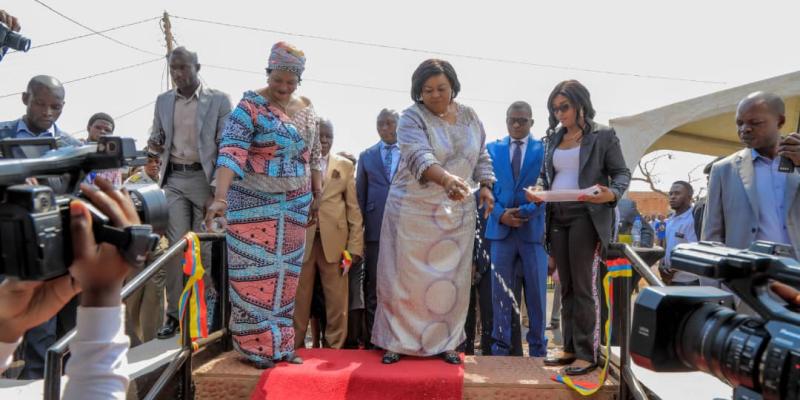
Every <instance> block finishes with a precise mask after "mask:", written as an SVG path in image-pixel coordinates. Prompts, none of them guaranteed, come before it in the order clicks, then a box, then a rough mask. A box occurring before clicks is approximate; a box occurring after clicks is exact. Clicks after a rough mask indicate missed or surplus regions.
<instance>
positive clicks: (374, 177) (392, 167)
mask: <svg viewBox="0 0 800 400" xmlns="http://www.w3.org/2000/svg"><path fill="white" fill-rule="evenodd" d="M399 118H400V116H399V115H398V114H397V112H396V111H394V110H389V109H386V108H384V109H383V110H381V112H380V113H379V114H378V121H377V128H378V135H380V137H381V141H380V142H378V143H376V144H375V145H373V146H372V147H370V148H368V149H366V150H364V151H363V152H362V153H361V154H360V155H359V156H358V164H357V168H356V194H357V195H358V205H359V206H360V207H361V214H362V215H363V216H364V244H365V246H364V247H365V252H364V263H365V264H366V270H365V276H364V286H365V288H364V297H365V300H366V309H367V318H366V319H367V331H366V336H367V337H366V340H367V348H371V347H372V343H370V342H369V341H370V339H371V338H372V323H373V322H374V321H375V308H376V307H377V304H378V296H377V292H376V287H377V286H376V282H377V271H378V251H379V249H380V239H381V224H382V223H383V209H384V207H385V206H386V196H388V195H389V186H390V185H391V182H392V177H394V174H395V172H397V166H398V163H399V162H400V148H399V147H397V120H398V119H399Z"/></svg>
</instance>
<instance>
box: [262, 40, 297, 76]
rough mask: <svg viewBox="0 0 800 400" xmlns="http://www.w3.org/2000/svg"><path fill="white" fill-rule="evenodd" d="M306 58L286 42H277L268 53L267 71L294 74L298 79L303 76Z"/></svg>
mask: <svg viewBox="0 0 800 400" xmlns="http://www.w3.org/2000/svg"><path fill="white" fill-rule="evenodd" d="M305 66H306V56H305V54H303V52H302V51H300V50H299V49H298V48H297V47H294V46H292V45H291V44H289V43H286V42H278V43H275V45H274V46H272V50H271V51H270V53H269V61H268V64H267V69H268V70H276V69H280V70H284V71H289V72H294V73H295V74H296V75H297V77H298V78H300V77H301V76H302V75H303V71H304V70H305Z"/></svg>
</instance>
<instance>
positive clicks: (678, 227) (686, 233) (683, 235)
mask: <svg viewBox="0 0 800 400" xmlns="http://www.w3.org/2000/svg"><path fill="white" fill-rule="evenodd" d="M666 225H667V227H666V239H667V243H666V248H665V249H664V250H665V253H664V265H666V266H671V265H672V264H671V262H670V252H672V250H673V249H674V248H675V246H677V245H678V244H681V243H694V242H697V235H696V234H695V231H694V208H693V207H689V209H688V210H686V211H684V212H683V213H681V214H677V215H674V216H673V217H672V218H670V219H669V221H667V223H666ZM672 280H673V281H674V282H691V281H694V280H697V275H694V274H691V273H689V272H684V271H676V272H675V275H674V276H673V277H672Z"/></svg>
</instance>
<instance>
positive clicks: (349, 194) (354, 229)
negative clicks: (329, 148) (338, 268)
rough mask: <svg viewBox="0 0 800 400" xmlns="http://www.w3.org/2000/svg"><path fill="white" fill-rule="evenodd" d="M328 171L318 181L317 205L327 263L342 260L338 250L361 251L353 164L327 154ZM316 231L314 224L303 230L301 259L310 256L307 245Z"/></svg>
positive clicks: (351, 252) (361, 252) (359, 222)
mask: <svg viewBox="0 0 800 400" xmlns="http://www.w3.org/2000/svg"><path fill="white" fill-rule="evenodd" d="M329 157H330V158H329V159H328V171H327V172H326V173H325V177H324V178H323V180H322V197H321V198H320V205H319V222H318V224H319V234H320V239H321V241H322V250H323V252H324V254H325V260H327V261H328V262H330V263H333V262H339V260H341V259H342V250H345V249H346V250H347V251H349V252H350V254H353V255H359V256H362V255H363V254H364V251H363V250H364V232H363V231H362V230H361V227H362V226H363V220H362V219H361V210H360V209H359V208H358V201H357V200H356V183H355V178H354V174H353V172H354V171H353V170H354V169H355V166H354V165H353V163H352V162H350V160H348V159H346V158H344V157H342V156H340V155H337V154H333V153H331V154H330V156H329ZM316 234H317V225H316V224H314V225H311V226H309V227H308V229H307V230H306V253H305V256H304V257H303V261H307V260H308V258H309V257H310V256H311V251H310V250H311V247H312V245H313V243H314V238H315V236H316Z"/></svg>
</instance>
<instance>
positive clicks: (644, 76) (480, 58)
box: [34, 0, 727, 85]
mask: <svg viewBox="0 0 800 400" xmlns="http://www.w3.org/2000/svg"><path fill="white" fill-rule="evenodd" d="M34 1H38V0H34ZM172 17H173V18H177V19H182V20H186V21H192V22H199V23H204V24H211V25H218V26H224V27H228V28H237V29H244V30H250V31H256V32H266V33H275V34H279V35H286V36H294V37H302V38H308V39H316V40H324V41H329V42H337V43H344V44H351V45H356V46H366V47H374V48H379V49H390V50H400V51H406V52H411V53H421V54H435V55H440V56H446V57H458V58H465V59H469V60H477V61H490V62H496V63H503V64H516V65H525V66H529V67H535V68H548V69H557V70H566V71H578V72H590V73H595V74H605V75H614V76H625V77H632V78H641V79H658V80H666V81H679V82H692V83H703V84H714V85H725V84H727V82H720V81H710V80H702V79H691V78H681V77H673V76H663V75H651V74H642V73H636V72H621V71H610V70H602V69H594V68H582V67H573V66H566V65H556V64H543V63H534V62H530V61H523V60H512V59H505V58H495V57H483V56H474V55H469V54H460V53H451V52H445V51H437V50H426V49H418V48H413V47H404V46H394V45H388V44H382V43H374V42H365V41H360V40H350V39H340V38H335V37H328V36H320V35H310V34H305V33H296V32H287V31H279V30H275V29H265V28H258V27H253V26H246V25H237V24H230V23H225V22H218V21H210V20H206V19H199V18H188V17H181V16H177V15H172Z"/></svg>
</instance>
